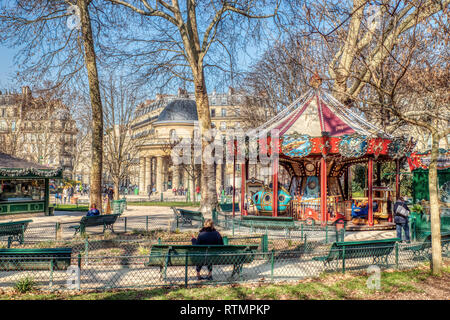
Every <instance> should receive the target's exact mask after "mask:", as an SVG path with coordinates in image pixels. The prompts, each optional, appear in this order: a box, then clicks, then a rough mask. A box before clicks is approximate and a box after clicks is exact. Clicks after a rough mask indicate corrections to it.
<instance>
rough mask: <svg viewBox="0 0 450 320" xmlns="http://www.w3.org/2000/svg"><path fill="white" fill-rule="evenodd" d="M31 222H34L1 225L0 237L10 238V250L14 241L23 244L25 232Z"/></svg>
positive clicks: (26, 221) (15, 222)
mask: <svg viewBox="0 0 450 320" xmlns="http://www.w3.org/2000/svg"><path fill="white" fill-rule="evenodd" d="M30 222H33V220H22V221H14V222H6V223H0V237H8V248H9V247H11V243H12V242H13V241H17V242H19V243H20V244H23V240H24V235H25V230H27V227H28V224H29V223H30Z"/></svg>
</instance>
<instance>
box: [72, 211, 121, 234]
mask: <svg viewBox="0 0 450 320" xmlns="http://www.w3.org/2000/svg"><path fill="white" fill-rule="evenodd" d="M119 216H120V214H104V215H99V216H90V217H87V216H84V217H83V218H81V220H80V223H79V224H78V225H76V226H70V228H72V229H75V233H74V236H75V235H76V234H77V233H78V232H80V234H85V233H86V227H95V226H103V233H104V232H105V230H107V229H109V230H111V231H112V232H114V227H113V225H114V223H115V222H116V220H117V218H118V217H119Z"/></svg>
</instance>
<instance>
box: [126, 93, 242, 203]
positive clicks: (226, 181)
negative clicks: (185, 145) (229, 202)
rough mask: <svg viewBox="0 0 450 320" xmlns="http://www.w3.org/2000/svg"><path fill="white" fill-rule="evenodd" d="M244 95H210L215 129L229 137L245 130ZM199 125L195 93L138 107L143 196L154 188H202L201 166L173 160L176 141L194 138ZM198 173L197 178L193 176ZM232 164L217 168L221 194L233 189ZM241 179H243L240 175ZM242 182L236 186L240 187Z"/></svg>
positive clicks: (136, 131)
mask: <svg viewBox="0 0 450 320" xmlns="http://www.w3.org/2000/svg"><path fill="white" fill-rule="evenodd" d="M244 99H245V97H244V95H243V94H241V93H236V92H234V90H233V89H232V88H230V89H229V91H228V93H216V92H215V91H214V92H212V93H211V94H209V104H210V112H211V122H212V127H213V128H216V129H217V130H218V131H219V132H220V134H222V135H223V137H225V134H226V133H227V130H230V129H238V128H240V127H242V128H243V121H242V120H243V119H242V117H241V114H240V110H241V108H242V104H243V102H244ZM197 124H198V116H197V106H196V103H195V97H194V94H193V93H188V92H186V91H185V90H182V89H179V90H178V94H177V95H157V96H156V99H155V100H151V101H150V100H148V101H146V102H145V103H143V104H141V105H140V106H138V107H137V109H136V111H135V117H134V120H133V125H132V126H131V128H132V132H133V133H132V134H133V138H134V139H141V140H142V142H141V143H140V144H139V147H138V149H139V150H138V158H139V190H140V191H139V193H140V194H141V195H146V194H147V192H148V188H151V187H152V186H153V187H155V188H156V191H157V192H164V191H166V190H171V189H173V188H174V187H176V188H178V187H179V186H183V187H184V188H188V187H189V189H190V190H191V194H192V192H193V191H194V188H195V187H196V186H199V185H200V183H199V178H200V177H199V176H200V175H199V174H198V172H199V165H198V166H197V167H195V166H189V167H186V165H174V164H173V163H172V160H171V156H170V154H171V150H172V148H173V141H179V140H180V139H182V138H192V137H193V134H194V133H193V132H194V129H195V127H196V125H197ZM192 172H196V173H197V174H192ZM232 174H233V165H232V164H228V163H227V164H216V188H217V190H218V192H219V191H220V190H221V189H222V188H224V187H225V186H230V185H232ZM237 177H239V176H238V175H237ZM238 182H239V178H238V180H237V182H236V185H238Z"/></svg>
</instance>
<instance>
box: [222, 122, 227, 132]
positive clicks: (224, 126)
mask: <svg viewBox="0 0 450 320" xmlns="http://www.w3.org/2000/svg"><path fill="white" fill-rule="evenodd" d="M220 130H227V123H226V122H225V121H222V122H221V123H220Z"/></svg>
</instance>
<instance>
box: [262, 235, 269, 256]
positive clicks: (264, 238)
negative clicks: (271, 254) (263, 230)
mask: <svg viewBox="0 0 450 320" xmlns="http://www.w3.org/2000/svg"><path fill="white" fill-rule="evenodd" d="M268 242H269V241H268V238H267V234H263V235H262V236H261V250H262V252H268V251H269V246H268Z"/></svg>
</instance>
